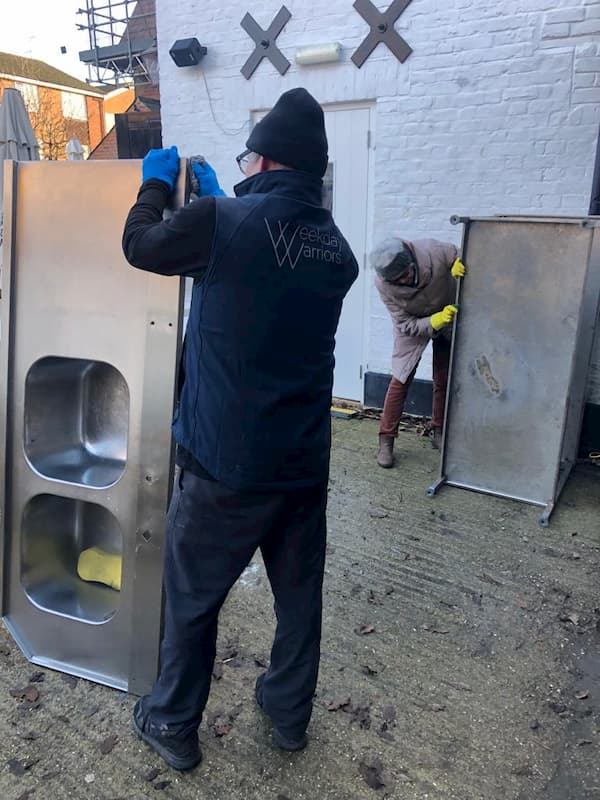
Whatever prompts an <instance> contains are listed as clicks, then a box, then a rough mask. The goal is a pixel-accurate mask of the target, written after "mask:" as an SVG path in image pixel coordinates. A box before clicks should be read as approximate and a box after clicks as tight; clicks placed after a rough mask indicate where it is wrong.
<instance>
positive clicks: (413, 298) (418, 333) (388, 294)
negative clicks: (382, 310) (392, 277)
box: [375, 239, 458, 383]
mask: <svg viewBox="0 0 600 800" xmlns="http://www.w3.org/2000/svg"><path fill="white" fill-rule="evenodd" d="M406 244H407V245H408V246H409V247H410V248H411V249H412V251H413V253H414V255H415V258H416V261H417V265H418V268H419V280H418V284H417V285H416V286H397V285H395V284H393V283H388V282H387V281H384V280H383V279H382V278H381V277H380V276H379V275H376V276H375V285H376V286H377V289H378V290H379V294H380V295H381V299H382V300H383V302H384V303H385V305H386V307H387V310H388V311H389V312H390V316H391V317H392V323H393V325H394V353H393V356H392V374H393V376H394V378H396V380H399V381H400V382H401V383H405V382H406V381H407V380H408V378H409V376H410V374H411V372H412V371H413V369H414V368H415V367H416V366H417V364H418V363H419V361H420V360H421V356H422V355H423V351H424V350H425V348H426V347H427V343H428V342H429V340H430V339H431V338H433V337H434V336H437V335H438V334H436V332H435V331H434V330H433V328H432V327H431V323H430V321H429V318H430V316H431V315H432V314H435V312H436V311H441V310H442V309H443V308H444V306H446V305H449V304H450V303H454V299H455V292H456V284H455V281H454V279H453V278H452V275H451V274H450V269H451V267H452V264H453V263H454V260H455V258H456V257H457V255H458V252H457V249H456V247H455V246H454V245H453V244H448V243H446V242H438V241H437V240H436V239H417V240H416V241H414V242H408V241H407V242H406ZM442 330H443V331H444V334H443V335H448V334H449V333H450V331H451V328H450V326H448V327H447V328H443V329H442Z"/></svg>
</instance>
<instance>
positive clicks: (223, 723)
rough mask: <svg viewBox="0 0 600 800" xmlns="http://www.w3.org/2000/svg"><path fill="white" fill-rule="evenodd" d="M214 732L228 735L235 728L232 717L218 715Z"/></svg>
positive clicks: (216, 734)
mask: <svg viewBox="0 0 600 800" xmlns="http://www.w3.org/2000/svg"><path fill="white" fill-rule="evenodd" d="M212 728H213V732H214V734H215V736H217V737H219V738H220V737H221V736H227V735H228V734H230V733H231V730H232V728H233V724H232V721H231V718H230V717H224V716H223V717H217V719H216V720H215V721H214V723H213V726H212Z"/></svg>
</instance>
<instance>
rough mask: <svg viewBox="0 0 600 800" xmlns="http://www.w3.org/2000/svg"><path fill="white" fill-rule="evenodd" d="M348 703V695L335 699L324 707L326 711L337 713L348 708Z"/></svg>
mask: <svg viewBox="0 0 600 800" xmlns="http://www.w3.org/2000/svg"><path fill="white" fill-rule="evenodd" d="M350 702H351V700H350V696H349V695H348V696H344V697H336V698H334V699H333V700H330V701H329V702H328V703H327V705H326V706H325V707H326V708H327V711H339V710H340V708H348V706H349V705H350Z"/></svg>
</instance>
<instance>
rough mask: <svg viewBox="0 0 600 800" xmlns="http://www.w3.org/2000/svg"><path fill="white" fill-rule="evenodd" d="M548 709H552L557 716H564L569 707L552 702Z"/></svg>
mask: <svg viewBox="0 0 600 800" xmlns="http://www.w3.org/2000/svg"><path fill="white" fill-rule="evenodd" d="M548 707H549V708H550V709H551V711H554V713H555V714H564V713H565V711H566V710H567V707H566V705H565V704H564V703H556V702H550V703H548Z"/></svg>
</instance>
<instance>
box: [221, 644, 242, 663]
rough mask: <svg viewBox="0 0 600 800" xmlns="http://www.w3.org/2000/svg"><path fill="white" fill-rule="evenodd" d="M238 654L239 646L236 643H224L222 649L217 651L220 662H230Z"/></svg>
mask: <svg viewBox="0 0 600 800" xmlns="http://www.w3.org/2000/svg"><path fill="white" fill-rule="evenodd" d="M238 652H239V645H238V643H237V642H231V641H229V642H225V644H224V645H223V647H222V648H221V649H220V650H219V658H220V659H221V661H223V662H225V661H231V659H232V658H235V657H236V656H237V654H238Z"/></svg>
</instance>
